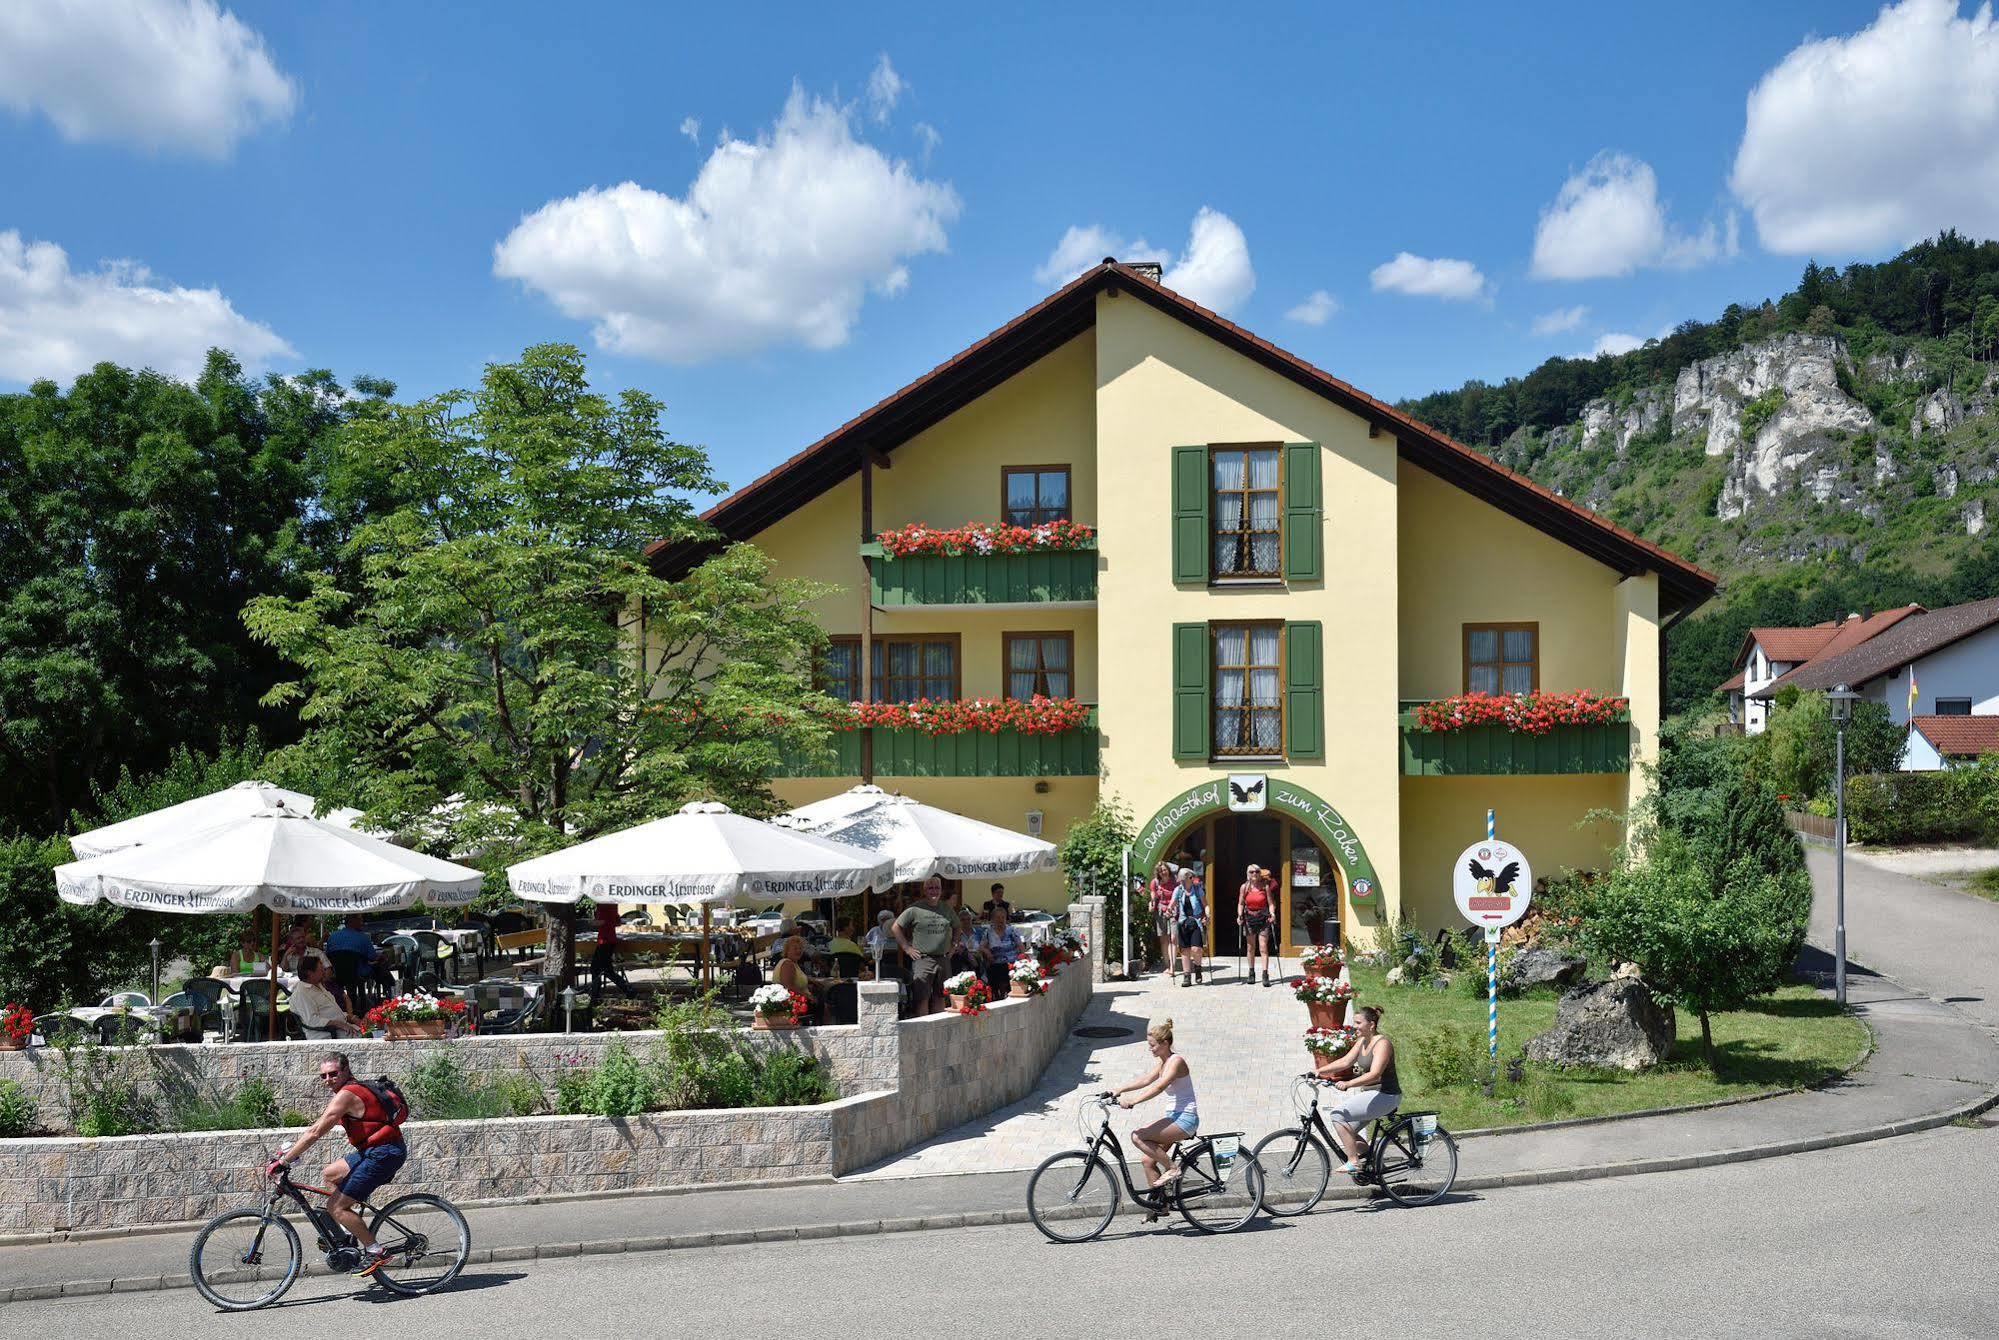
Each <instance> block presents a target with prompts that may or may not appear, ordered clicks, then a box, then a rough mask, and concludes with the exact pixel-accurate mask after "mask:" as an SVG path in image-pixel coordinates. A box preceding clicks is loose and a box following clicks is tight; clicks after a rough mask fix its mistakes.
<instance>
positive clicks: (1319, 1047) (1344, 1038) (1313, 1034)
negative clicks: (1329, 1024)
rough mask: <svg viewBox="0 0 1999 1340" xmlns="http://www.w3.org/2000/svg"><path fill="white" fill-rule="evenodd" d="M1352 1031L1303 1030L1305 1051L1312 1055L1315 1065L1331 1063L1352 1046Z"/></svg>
mask: <svg viewBox="0 0 1999 1340" xmlns="http://www.w3.org/2000/svg"><path fill="white" fill-rule="evenodd" d="M1353 1040H1354V1031H1353V1030H1352V1029H1351V1028H1308V1029H1306V1030H1305V1050H1306V1051H1308V1052H1310V1053H1312V1060H1313V1062H1314V1063H1315V1064H1316V1063H1318V1062H1322V1061H1331V1060H1333V1059H1335V1058H1336V1057H1339V1056H1344V1055H1345V1054H1346V1050H1347V1048H1349V1047H1351V1046H1353Z"/></svg>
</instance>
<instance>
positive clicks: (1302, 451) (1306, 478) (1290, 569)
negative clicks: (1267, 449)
mask: <svg viewBox="0 0 1999 1340" xmlns="http://www.w3.org/2000/svg"><path fill="white" fill-rule="evenodd" d="M1325 542H1326V526H1325V508H1324V505H1323V504H1322V503H1321V502H1320V501H1319V444H1318V443H1316V442H1286V443H1285V444H1284V580H1285V581H1287V582H1320V581H1324V580H1325V579H1326V555H1325Z"/></svg>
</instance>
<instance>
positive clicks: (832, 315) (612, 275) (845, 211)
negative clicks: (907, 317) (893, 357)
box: [493, 87, 961, 363]
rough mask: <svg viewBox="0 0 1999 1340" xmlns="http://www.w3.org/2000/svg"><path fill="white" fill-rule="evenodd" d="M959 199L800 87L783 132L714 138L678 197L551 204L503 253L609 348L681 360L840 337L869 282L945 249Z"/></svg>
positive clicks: (635, 194)
mask: <svg viewBox="0 0 1999 1340" xmlns="http://www.w3.org/2000/svg"><path fill="white" fill-rule="evenodd" d="M960 208H961V206H960V203H959V200H958V196H957V193H956V192H955V191H953V190H952V189H951V187H950V186H949V185H948V184H946V183H943V182H936V181H929V180H926V179H924V178H922V177H919V176H917V175H916V174H915V173H914V172H912V171H911V170H910V167H909V165H908V164H907V163H903V162H896V161H891V160H890V159H888V158H887V157H886V156H884V155H883V154H882V152H881V151H880V150H878V149H876V148H875V147H874V146H872V145H870V144H867V143H865V142H863V141H861V140H858V139H856V138H855V137H854V125H853V113H852V112H851V111H850V110H849V109H847V108H845V107H841V106H839V105H837V104H835V103H832V102H827V101H824V100H822V99H818V98H808V97H807V96H806V95H805V93H804V92H803V91H802V90H800V89H798V88H796V87H794V88H793V89H792V92H791V96H790V97H789V98H788V99H787V100H786V102H785V105H784V111H783V112H782V114H780V115H779V117H778V120H777V124H776V126H775V127H773V128H772V130H771V131H770V132H769V133H768V134H766V135H763V136H761V137H759V138H758V139H757V140H755V141H754V142H751V141H746V140H733V139H726V138H725V139H722V140H719V141H717V143H716V145H715V148H714V150H713V152H712V153H710V154H709V156H708V160H707V162H705V163H704V164H702V167H701V171H700V172H699V173H698V174H696V176H695V178H694V181H693V182H692V183H691V184H690V185H689V186H688V188H687V193H686V195H685V196H684V197H683V198H680V199H676V198H674V197H673V196H670V195H666V194H664V193H662V192H659V191H654V190H651V189H649V188H647V187H643V186H640V185H639V184H638V183H636V182H630V181H628V182H625V183H623V184H622V185H618V186H612V187H608V188H601V189H600V188H594V187H593V188H591V189H589V190H586V191H583V192H581V193H580V194H577V195H573V196H569V197H567V198H565V199H560V200H551V201H549V202H548V203H547V204H545V205H543V206H542V207H541V208H540V209H537V210H535V211H534V212H533V213H532V214H529V215H527V216H525V217H524V218H522V220H521V222H520V224H519V225H518V226H517V227H515V228H514V230H513V231H512V232H510V233H509V234H507V236H506V237H505V238H503V239H502V240H501V241H500V242H499V243H498V244H496V245H495V246H494V248H493V273H494V274H496V275H498V276H500V277H501V278H504V279H518V280H520V281H521V282H522V283H524V284H526V285H527V286H528V287H530V288H533V289H535V290H537V291H539V292H541V293H543V294H546V295H547V296H548V298H549V299H550V300H551V301H553V302H554V303H555V305H556V307H557V308H559V309H560V310H561V311H562V312H563V313H565V314H566V315H569V316H572V317H576V318H579V319H584V320H589V321H591V322H593V323H594V326H593V329H592V334H593V335H594V337H595V339H596V341H597V343H598V345H599V346H601V347H602V348H605V349H610V350H615V351H618V352H622V353H633V354H639V355H643V356H645V357H648V358H658V359H664V360H666V361H669V362H678V363H692V362H700V361H702V360H704V359H710V358H718V357H724V356H728V355H732V354H743V353H748V352H751V351H754V350H757V349H762V348H765V347H767V346H770V345H775V344H785V343H796V344H803V345H805V346H807V347H808V348H813V349H829V348H833V347H834V346H836V345H840V344H844V343H845V342H846V340H847V338H848V336H849V334H850V333H851V332H852V330H853V327H854V323H855V322H856V321H857V320H858V319H859V317H860V310H861V305H862V303H863V302H864V301H865V299H866V296H867V294H868V292H869V291H870V290H873V291H874V292H876V293H881V294H894V293H897V292H900V291H901V290H902V288H903V287H904V286H905V285H907V283H908V282H909V275H908V270H907V268H906V266H905V264H904V262H905V261H906V260H907V259H908V258H909V257H911V256H916V255H921V254H923V253H926V252H933V251H943V250H944V249H945V245H946V237H945V228H946V225H948V224H949V223H951V221H952V220H954V219H955V218H957V216H958V212H959V210H960Z"/></svg>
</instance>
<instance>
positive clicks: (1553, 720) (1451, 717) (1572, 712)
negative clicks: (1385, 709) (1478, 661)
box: [1416, 689, 1631, 735]
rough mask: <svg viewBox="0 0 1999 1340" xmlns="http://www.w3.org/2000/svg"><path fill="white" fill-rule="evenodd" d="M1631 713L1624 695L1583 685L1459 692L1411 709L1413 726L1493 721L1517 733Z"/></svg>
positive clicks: (1443, 728) (1601, 722)
mask: <svg viewBox="0 0 1999 1340" xmlns="http://www.w3.org/2000/svg"><path fill="white" fill-rule="evenodd" d="M1630 719H1631V700H1630V699H1629V698H1600V697H1598V696H1597V695H1596V694H1594V693H1592V692H1591V691H1590V690H1588V689H1575V690H1573V691H1571V692H1568V693H1542V692H1539V691H1537V692H1534V693H1460V694H1458V695H1457V696H1456V697H1453V698H1439V699H1438V700H1437V701H1435V702H1431V703H1424V704H1423V705H1422V706H1421V707H1418V708H1417V709H1416V729H1418V730H1423V731H1432V732H1438V733H1442V732H1448V731H1457V730H1469V729H1471V728H1472V727H1474V726H1498V727H1501V728H1502V729H1504V730H1510V731H1515V732H1518V733H1519V734H1521V735H1546V734H1547V733H1548V732H1549V731H1551V730H1554V729H1555V728H1556V727H1557V726H1607V725H1611V724H1613V723H1615V722H1619V721H1629V720H1630Z"/></svg>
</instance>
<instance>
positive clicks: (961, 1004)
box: [951, 996, 965, 1013]
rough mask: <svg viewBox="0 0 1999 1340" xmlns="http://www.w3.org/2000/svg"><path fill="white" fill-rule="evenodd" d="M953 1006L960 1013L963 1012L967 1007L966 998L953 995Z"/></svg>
mask: <svg viewBox="0 0 1999 1340" xmlns="http://www.w3.org/2000/svg"><path fill="white" fill-rule="evenodd" d="M951 1008H952V1009H954V1010H957V1011H959V1012H960V1013H963V1011H964V1009H965V998H964V997H963V996H953V997H951Z"/></svg>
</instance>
